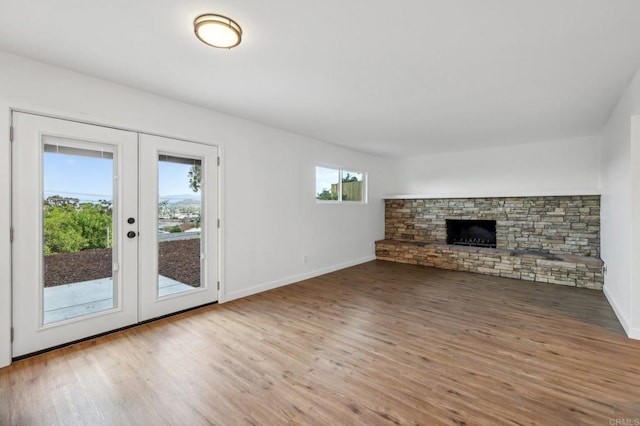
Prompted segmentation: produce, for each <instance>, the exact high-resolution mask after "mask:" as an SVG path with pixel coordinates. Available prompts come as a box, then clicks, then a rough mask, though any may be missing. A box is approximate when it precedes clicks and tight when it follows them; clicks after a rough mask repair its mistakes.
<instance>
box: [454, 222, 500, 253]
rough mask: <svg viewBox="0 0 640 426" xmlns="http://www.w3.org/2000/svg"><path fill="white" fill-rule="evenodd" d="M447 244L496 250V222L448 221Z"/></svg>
mask: <svg viewBox="0 0 640 426" xmlns="http://www.w3.org/2000/svg"><path fill="white" fill-rule="evenodd" d="M447 244H453V245H458V246H473V247H491V248H496V221H495V220H463V219H447Z"/></svg>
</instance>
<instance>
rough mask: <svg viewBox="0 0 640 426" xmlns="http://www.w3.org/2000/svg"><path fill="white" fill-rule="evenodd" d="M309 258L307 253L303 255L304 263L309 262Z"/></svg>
mask: <svg viewBox="0 0 640 426" xmlns="http://www.w3.org/2000/svg"><path fill="white" fill-rule="evenodd" d="M307 260H309V258H308V257H307V255H306V254H303V255H302V263H307Z"/></svg>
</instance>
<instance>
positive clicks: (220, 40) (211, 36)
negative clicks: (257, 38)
mask: <svg viewBox="0 0 640 426" xmlns="http://www.w3.org/2000/svg"><path fill="white" fill-rule="evenodd" d="M193 27H194V30H195V33H196V37H198V38H199V39H200V41H202V42H203V43H205V44H208V45H209V46H213V47H219V48H221V49H231V48H232V47H236V46H237V45H239V44H240V41H242V28H240V25H238V24H237V23H236V22H235V21H234V20H233V19H229V18H227V17H226V16H222V15H213V14H207V15H200V16H198V17H197V18H196V20H195V21H193Z"/></svg>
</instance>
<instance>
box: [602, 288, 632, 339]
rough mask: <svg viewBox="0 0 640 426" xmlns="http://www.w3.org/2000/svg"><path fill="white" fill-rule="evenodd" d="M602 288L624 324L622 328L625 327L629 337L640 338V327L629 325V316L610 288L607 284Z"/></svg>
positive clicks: (621, 323) (619, 319)
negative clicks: (623, 311)
mask: <svg viewBox="0 0 640 426" xmlns="http://www.w3.org/2000/svg"><path fill="white" fill-rule="evenodd" d="M602 290H603V292H604V296H605V297H606V298H607V301H608V302H609V305H611V308H612V309H613V312H614V313H615V314H616V317H618V321H620V325H622V328H624V332H625V333H626V334H627V337H628V338H630V339H636V340H640V328H637V327H631V326H630V325H629V321H628V320H627V317H626V316H625V315H624V314H623V313H622V309H620V306H618V304H617V303H616V301H615V299H614V298H613V297H612V296H611V293H609V290H608V288H607V286H606V285H605V286H604V288H603V289H602Z"/></svg>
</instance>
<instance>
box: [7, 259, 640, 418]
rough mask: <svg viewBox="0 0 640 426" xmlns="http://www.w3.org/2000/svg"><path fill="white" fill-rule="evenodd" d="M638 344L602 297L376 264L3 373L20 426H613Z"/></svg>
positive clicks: (631, 414) (634, 379)
mask: <svg viewBox="0 0 640 426" xmlns="http://www.w3.org/2000/svg"><path fill="white" fill-rule="evenodd" d="M635 419H640V341H634V340H629V339H627V338H626V337H625V336H624V333H623V332H622V329H621V327H620V326H619V324H618V323H617V321H616V319H615V316H614V314H613V312H612V310H611V308H610V307H609V305H608V304H607V302H606V300H605V298H604V295H603V294H602V292H598V291H593V290H587V289H576V288H567V287H562V286H557V285H549V284H534V283H529V282H523V281H517V280H510V279H501V278H493V277H489V276H484V275H475V274H469V273H463V272H450V271H444V270H437V269H430V268H422V267H417V266H410V265H401V264H395V263H386V262H371V263H366V264H363V265H360V266H356V267H353V268H349V269H346V270H342V271H338V272H335V273H332V274H328V275H325V276H322V277H318V278H315V279H311V280H308V281H304V282H302V283H299V284H295V285H291V286H287V287H284V288H280V289H276V290H273V291H270V292H266V293H263V294H259V295H255V296H252V297H249V298H246V299H242V300H237V301H234V302H230V303H227V304H223V305H213V306H209V307H206V308H202V309H198V310H195V311H191V312H188V313H184V314H181V315H178V316H174V317H171V318H167V319H163V320H160V321H157V322H154V323H150V324H146V325H142V326H139V327H135V328H132V329H128V330H125V331H122V332H118V333H114V334H111V335H108V336H104V337H100V338H97V339H94V340H91V341H87V342H83V343H80V344H77V345H74V346H71V347H67V348H64V349H60V350H56V351H53V352H49V353H46V354H43V355H40V356H37V357H32V358H28V359H25V360H22V361H18V362H15V363H14V364H13V365H11V366H10V367H7V368H5V369H0V424H3V425H5V424H8V425H50V424H51V425H53V424H56V425H129V424H135V425H138V424H139V425H164V424H170V425H206V424H217V425H242V424H247V425H252V424H260V425H280V424H312V425H316V424H317V425H350V424H366V425H387V424H390V425H393V424H423V425H436V424H469V425H476V424H479V425H484V424H486V425H501V424H518V425H527V424H543V425H561V424H562V425H579V424H594V425H614V424H635V423H612V422H616V421H619V422H620V421H634V420H635Z"/></svg>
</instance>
